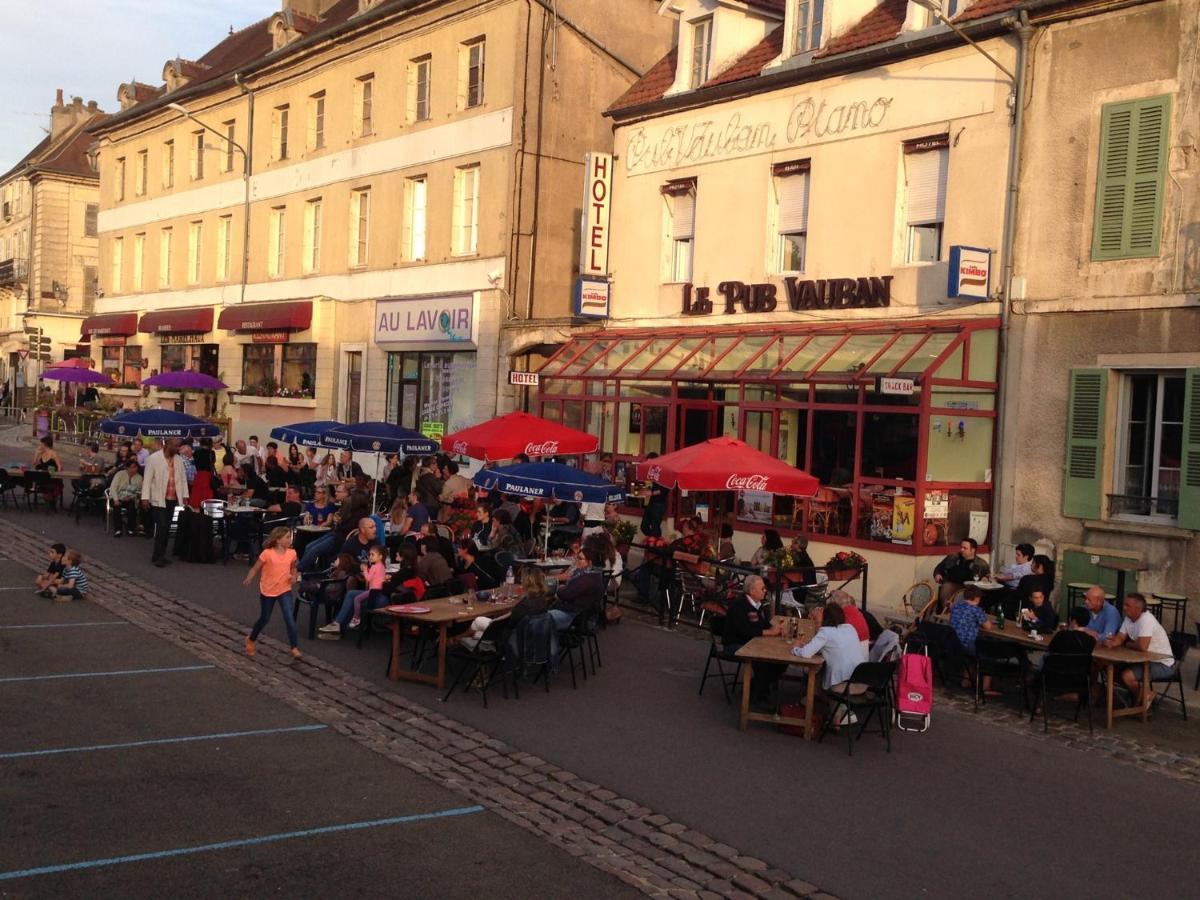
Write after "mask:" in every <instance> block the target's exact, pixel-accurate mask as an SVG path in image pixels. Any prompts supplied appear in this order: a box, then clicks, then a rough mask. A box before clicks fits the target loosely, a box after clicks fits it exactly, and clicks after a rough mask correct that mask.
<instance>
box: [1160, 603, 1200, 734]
mask: <svg viewBox="0 0 1200 900" xmlns="http://www.w3.org/2000/svg"><path fill="white" fill-rule="evenodd" d="M1197 627H1200V626H1197ZM1170 641H1171V655H1172V656H1174V657H1175V670H1174V671H1173V672H1172V673H1171V674H1170V675H1169V676H1167V677H1166V678H1155V677H1154V676H1153V675H1152V676H1151V677H1150V686H1151V687H1152V688H1153V686H1154V685H1156V684H1165V685H1166V688H1164V689H1163V690H1161V691H1155V694H1154V701H1153V702H1154V705H1155V706H1158V704H1159V703H1160V702H1161V701H1163V700H1169V701H1171V702H1172V703H1178V704H1179V709H1180V710H1181V711H1182V712H1183V721H1185V722H1186V721H1187V703H1186V702H1185V701H1184V699H1183V657H1184V656H1185V655H1186V654H1187V644H1185V643H1184V642H1183V637H1182V636H1181V635H1178V634H1172V635H1171V636H1170ZM1176 684H1177V685H1179V697H1178V699H1176V698H1175V697H1172V696H1171V686H1172V685H1176Z"/></svg>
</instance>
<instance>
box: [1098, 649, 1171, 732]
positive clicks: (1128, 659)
mask: <svg viewBox="0 0 1200 900" xmlns="http://www.w3.org/2000/svg"><path fill="white" fill-rule="evenodd" d="M1092 659H1094V660H1096V662H1098V663H1100V664H1101V665H1103V666H1104V680H1105V681H1106V682H1107V683H1108V689H1107V691H1106V694H1107V696H1106V698H1105V706H1106V709H1107V711H1108V716H1107V718H1106V719H1105V723H1106V724H1105V727H1106V728H1112V727H1113V719H1117V718H1121V717H1122V716H1137V715H1140V716H1141V717H1142V721H1143V722H1145V721H1146V720H1147V719H1148V718H1149V716H1150V701H1151V700H1152V699H1153V698H1154V691H1152V690H1151V689H1150V663H1152V662H1160V661H1162V660H1164V659H1168V657H1166V656H1163V655H1162V654H1161V653H1147V652H1145V651H1143V650H1134V649H1132V648H1130V647H1105V646H1103V645H1102V644H1097V645H1096V649H1095V650H1093V651H1092ZM1138 663H1141V665H1142V698H1143V699H1142V705H1141V706H1131V707H1129V709H1116V710H1114V709H1113V686H1114V685H1113V676H1114V675H1115V674H1116V673H1115V671H1114V670H1115V668H1116V666H1118V665H1137V664H1138ZM1176 665H1180V663H1179V662H1176Z"/></svg>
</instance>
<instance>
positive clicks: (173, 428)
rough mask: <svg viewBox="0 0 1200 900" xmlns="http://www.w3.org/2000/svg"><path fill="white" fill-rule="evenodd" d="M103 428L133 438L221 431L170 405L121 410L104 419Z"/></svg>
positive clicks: (213, 434)
mask: <svg viewBox="0 0 1200 900" xmlns="http://www.w3.org/2000/svg"><path fill="white" fill-rule="evenodd" d="M100 431H101V433H102V434H114V435H117V436H119V437H130V438H134V437H155V438H186V437H190V438H202V437H209V438H213V437H219V436H220V434H221V429H220V428H218V427H217V426H216V425H213V424H212V423H211V422H205V421H204V420H203V419H198V418H196V417H195V416H189V415H188V414H187V413H177V412H173V411H171V410H169V409H140V410H137V411H135V412H128V413H122V414H121V415H118V416H113V417H112V418H111V419H105V420H104V421H102V422H101V423H100Z"/></svg>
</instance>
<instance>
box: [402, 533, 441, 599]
mask: <svg viewBox="0 0 1200 900" xmlns="http://www.w3.org/2000/svg"><path fill="white" fill-rule="evenodd" d="M403 553H404V547H403V546H401V547H400V554H401V555H403ZM417 553H418V556H417V560H416V569H417V576H418V577H420V578H421V579H422V580H424V582H425V583H426V584H428V585H429V586H430V587H437V586H438V585H442V584H445V583H446V582H447V581H450V580H452V579H453V578H454V570H453V569H451V568H450V564H449V563H448V562H446V557H445V556H443V555H442V553H441V551H440V550H439V549H438V542H437V539H436V538H432V537H428V538H422V539H421V540H420V541H418V542H417Z"/></svg>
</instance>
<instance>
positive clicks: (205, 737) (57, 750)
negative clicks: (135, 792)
mask: <svg viewBox="0 0 1200 900" xmlns="http://www.w3.org/2000/svg"><path fill="white" fill-rule="evenodd" d="M328 727H329V726H328V725H294V726H291V727H289V728H256V729H254V730H252V731H223V732H220V733H219V734H195V735H190V736H188V737H173V738H153V739H149V740H144V741H126V742H124V743H120V744H91V745H88V746H84V747H53V748H51V749H49V750H17V751H14V752H12V753H0V759H25V758H26V757H30V756H57V755H59V754H61V753H90V752H92V751H94V750H127V749H129V748H131V747H157V746H159V745H161V744H189V743H193V742H195V741H220V740H224V739H225V738H240V737H258V736H260V735H265V734H295V733H297V732H303V731H321V730H323V729H325V728H328Z"/></svg>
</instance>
